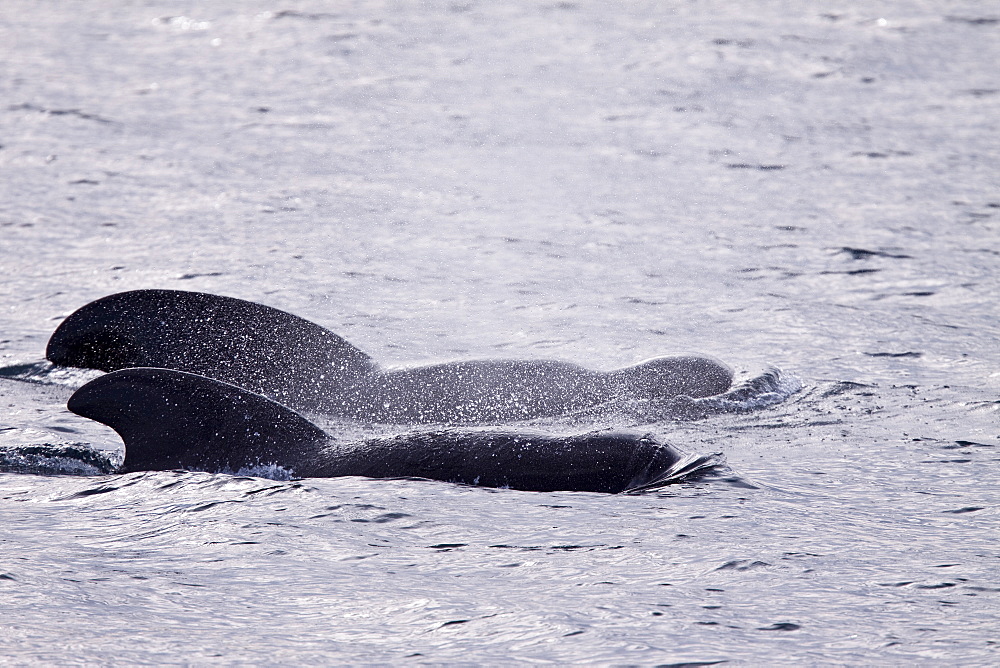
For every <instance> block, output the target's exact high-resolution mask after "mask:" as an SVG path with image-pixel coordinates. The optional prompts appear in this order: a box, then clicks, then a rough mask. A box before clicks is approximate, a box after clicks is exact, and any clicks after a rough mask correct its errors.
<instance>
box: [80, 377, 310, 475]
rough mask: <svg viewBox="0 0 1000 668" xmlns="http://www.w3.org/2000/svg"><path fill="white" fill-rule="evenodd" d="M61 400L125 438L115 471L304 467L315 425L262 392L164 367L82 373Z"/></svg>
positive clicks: (302, 471) (306, 470)
mask: <svg viewBox="0 0 1000 668" xmlns="http://www.w3.org/2000/svg"><path fill="white" fill-rule="evenodd" d="M67 407H68V408H69V409H70V410H71V411H73V412H74V413H76V414H77V415H81V416H83V417H86V418H90V419H91V420H96V421H97V422H101V423H103V424H106V425H108V426H109V427H111V428H112V429H114V430H115V431H116V432H118V434H119V435H120V436H121V437H122V440H123V441H125V462H124V463H123V464H122V471H151V470H152V471H162V470H168V469H179V468H183V469H193V470H202V471H231V472H236V471H239V470H240V469H245V468H252V467H255V466H271V465H275V466H280V467H282V468H284V469H287V470H289V471H294V472H295V474H297V475H309V474H310V473H311V472H312V470H313V468H314V467H315V465H316V456H317V454H318V453H319V451H320V449H321V448H322V447H323V446H324V445H325V444H326V443H327V442H328V437H327V435H326V433H324V432H323V431H322V430H321V429H319V428H318V427H316V426H315V425H313V424H312V423H311V422H309V421H308V420H306V419H305V418H303V417H302V416H301V415H299V414H298V413H295V412H294V411H292V410H290V409H288V408H285V407H284V406H282V405H280V404H277V403H275V402H273V401H271V400H270V399H267V398H266V397H262V396H260V395H257V394H252V393H250V392H247V391H245V390H242V389H240V388H238V387H234V386H232V385H229V384H227V383H223V382H220V381H217V380H213V379H211V378H205V377H203V376H197V375H195V374H190V373H185V372H183V371H173V370H169V369H124V370H121V371H115V372H112V373H109V374H107V375H105V376H101V377H100V378H97V379H95V380H92V381H90V382H89V383H87V384H86V385H84V386H83V387H81V388H80V389H79V390H77V391H76V393H74V394H73V396H72V397H70V399H69V403H68V404H67Z"/></svg>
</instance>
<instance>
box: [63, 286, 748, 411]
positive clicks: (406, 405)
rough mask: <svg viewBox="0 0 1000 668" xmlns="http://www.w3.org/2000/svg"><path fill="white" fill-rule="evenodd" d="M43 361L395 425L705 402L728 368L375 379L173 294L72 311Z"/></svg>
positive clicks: (379, 375) (293, 330)
mask: <svg viewBox="0 0 1000 668" xmlns="http://www.w3.org/2000/svg"><path fill="white" fill-rule="evenodd" d="M46 357H47V358H48V359H49V360H50V361H51V362H52V363H54V364H58V365H62V366H71V367H83V368H92V369H100V370H102V371H115V370H118V369H126V368H132V367H156V368H167V369H175V370H178V371H186V372H189V373H194V374H198V375H203V376H207V377H209V378H215V379H217V380H221V381H223V382H227V383H230V384H232V385H236V386H237V387H242V388H244V389H247V390H249V391H251V392H253V393H257V394H261V395H264V396H266V397H269V398H271V399H274V400H275V401H277V402H279V403H281V404H283V405H285V406H289V407H291V408H293V409H295V410H302V411H307V412H318V413H325V414H328V415H333V416H338V417H348V418H354V419H360V420H366V421H371V422H385V423H406V424H427V423H437V424H456V425H458V424H475V423H484V422H498V423H499V422H511V421H518V420H526V419H532V418H538V417H546V416H554V415H563V414H566V413H570V412H574V411H578V410H584V409H588V408H593V407H596V406H599V405H601V404H605V403H607V402H610V401H615V400H628V399H662V398H670V397H676V396H682V395H686V396H690V397H705V396H712V395H716V394H721V393H723V392H725V391H726V390H728V389H729V388H730V386H731V384H732V379H733V374H732V371H731V370H730V369H729V367H727V366H726V365H725V364H723V363H721V362H719V361H718V360H715V359H712V358H710V357H706V356H702V355H682V356H673V357H660V358H655V359H651V360H647V361H645V362H642V363H640V364H636V365H634V366H630V367H626V368H624V369H618V370H615V371H610V372H600V371H592V370H590V369H586V368H584V367H581V366H578V365H576V364H571V363H568V362H561V361H555V360H504V359H501V360H478V361H458V362H449V363H445V364H435V365H428V366H421V367H413V368H406V369H389V370H386V369H382V368H381V367H380V366H379V365H378V364H377V363H376V362H375V361H374V360H372V358H371V357H369V356H368V355H367V354H365V353H364V352H362V351H361V350H359V349H358V348H356V347H355V346H353V345H351V344H350V343H349V342H347V341H346V340H344V339H343V338H341V337H340V336H338V335H336V334H334V333H333V332H330V331H328V330H326V329H324V328H323V327H320V326H319V325H316V324H314V323H311V322H309V321H307V320H303V319H302V318H299V317H297V316H294V315H291V314H288V313H285V312H283V311H280V310H278V309H274V308H271V307H268V306H263V305H261V304H255V303H253V302H247V301H243V300H240V299H234V298H232V297H223V296H218V295H211V294H205V293H199V292H184V291H178V290H136V291H132V292H122V293H118V294H114V295H110V296H107V297H104V298H102V299H98V300H97V301H94V302H91V303H90V304H87V305H86V306H83V307H82V308H80V309H79V310H77V311H76V312H74V313H72V314H71V315H70V316H69V317H67V318H66V319H65V320H64V321H63V322H62V323H61V324H60V325H59V327H58V328H57V329H56V331H55V332H54V333H53V335H52V337H51V339H50V340H49V344H48V348H47V350H46Z"/></svg>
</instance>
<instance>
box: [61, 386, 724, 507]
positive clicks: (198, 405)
mask: <svg viewBox="0 0 1000 668" xmlns="http://www.w3.org/2000/svg"><path fill="white" fill-rule="evenodd" d="M68 407H69V409H70V410H71V411H73V412H74V413H76V414H78V415H81V416H83V417H87V418H90V419H93V420H96V421H98V422H101V423H103V424H106V425H108V426H109V427H111V428H112V429H114V430H115V431H116V432H118V434H119V435H120V436H121V437H122V440H123V441H124V443H125V459H124V462H123V464H122V467H121V471H120V472H132V471H149V470H152V471H157V470H170V469H188V470H199V471H210V472H228V473H236V472H241V471H247V470H248V469H251V470H252V469H259V468H261V467H265V468H266V467H280V468H281V469H283V470H285V471H287V472H289V473H290V474H292V475H295V476H300V477H340V476H365V477H370V478H398V477H417V478H428V479H432V480H440V481H446V482H457V483H464V484H469V485H478V486H485V487H505V488H512V489H519V490H526V491H557V490H572V491H587V492H604V493H619V492H634V491H641V490H644V489H653V488H657V487H660V486H663V485H666V484H670V483H674V482H681V481H684V480H689V479H692V478H694V477H697V476H699V475H703V474H705V473H707V472H708V471H710V470H712V469H714V468H715V467H716V466H717V465H718V462H717V461H716V459H715V458H714V457H713V456H708V457H692V456H685V455H683V454H682V453H680V452H679V451H678V450H676V449H675V448H673V447H672V446H670V445H668V444H665V443H660V442H657V441H656V440H655V439H653V438H652V437H650V436H640V435H635V434H628V433H622V432H592V433H587V434H576V435H570V436H557V435H548V434H541V433H530V432H506V431H491V430H482V429H480V430H471V429H449V430H439V431H430V432H418V433H410V434H401V435H399V436H394V437H390V438H381V439H369V440H365V441H360V442H356V443H340V442H338V441H337V440H336V439H334V438H333V437H331V436H330V435H328V434H327V433H326V432H324V431H323V430H322V429H320V428H319V427H317V426H316V425H314V424H313V423H311V422H309V421H308V420H306V419H305V418H304V417H302V416H301V415H299V414H298V413H296V412H294V411H292V410H291V409H289V408H287V407H285V406H282V405H280V404H278V403H276V402H274V401H272V400H271V399H268V398H266V397H264V396H261V395H258V394H254V393H252V392H248V391H246V390H244V389H242V388H239V387H236V386H234V385H231V384H229V383H225V382H222V381H218V380H215V379H211V378H207V377H204V376H199V375H196V374H190V373H186V372H181V371H176V370H170V369H156V368H135V369H125V370H119V371H114V372H112V373H109V374H107V375H104V376H101V377H99V378H97V379H95V380H92V381H91V382H89V383H87V384H86V385H84V386H83V387H81V388H80V389H79V390H77V391H76V392H75V393H74V394H73V396H72V397H71V398H70V400H69V403H68Z"/></svg>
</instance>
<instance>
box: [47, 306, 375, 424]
mask: <svg viewBox="0 0 1000 668" xmlns="http://www.w3.org/2000/svg"><path fill="white" fill-rule="evenodd" d="M45 356H46V357H47V358H48V359H49V360H50V361H51V362H52V363H54V364H59V365H62V366H72V367H83V368H88V369H100V370H101V371H115V370H118V369H126V368H130V367H158V368H165V369H176V370H178V371H186V372H189V373H195V374H199V375H202V376H208V377H209V378H215V379H217V380H221V381H224V382H227V383H231V384H233V385H237V386H239V387H243V388H245V389H247V390H249V391H251V392H255V393H258V394H262V395H264V396H266V397H270V398H272V399H274V400H276V401H279V402H281V403H282V404H284V405H287V406H291V407H293V408H296V409H300V410H310V409H314V408H316V407H317V406H320V405H322V404H323V403H327V402H329V401H330V400H331V397H335V396H337V395H338V394H340V393H343V392H347V391H349V388H351V386H353V385H354V384H356V383H357V382H359V381H360V380H362V379H364V378H365V377H367V376H368V375H369V374H371V373H372V372H373V371H375V370H377V366H376V365H375V363H374V362H373V361H372V359H371V358H370V357H369V356H368V355H367V354H365V353H364V352H362V351H361V350H359V349H357V348H355V347H354V346H353V345H351V344H350V343H348V342H347V341H345V340H344V339H343V338H341V337H339V336H337V335H336V334H334V333H333V332H331V331H329V330H327V329H325V328H323V327H320V326H319V325H317V324H315V323H311V322H309V321H308V320H304V319H302V318H299V317H298V316H294V315H291V314H290V313H285V312H284V311H279V310H278V309H275V308H271V307H269V306H263V305H261V304H255V303H253V302H248V301H244V300H242V299H234V298H232V297H221V296H218V295H210V294H205V293H201V292H183V291H180V290H135V291H132V292H120V293H118V294H114V295H109V296H107V297H104V298H102V299H98V300H97V301H94V302H91V303H89V304H87V305H86V306H84V307H82V308H80V309H79V310H77V311H76V312H74V313H72V314H71V315H70V316H69V317H67V318H66V319H65V320H64V321H63V322H62V323H61V324H60V325H59V327H58V328H57V329H56V331H55V333H53V334H52V337H51V338H50V339H49V344H48V348H47V349H46V352H45Z"/></svg>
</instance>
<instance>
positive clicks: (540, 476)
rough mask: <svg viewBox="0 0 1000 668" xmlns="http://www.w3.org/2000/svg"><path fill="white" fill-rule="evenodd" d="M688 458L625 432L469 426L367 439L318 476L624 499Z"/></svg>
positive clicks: (645, 438) (651, 483) (653, 441)
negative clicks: (417, 480) (566, 432)
mask: <svg viewBox="0 0 1000 668" xmlns="http://www.w3.org/2000/svg"><path fill="white" fill-rule="evenodd" d="M681 458H682V455H681V454H680V453H679V452H678V451H677V450H675V449H674V448H673V447H671V446H669V445H666V444H662V443H658V442H657V441H656V440H654V439H653V438H651V437H648V436H639V435H635V434H628V433H622V432H593V433H587V434H577V435H571V436H559V435H551V434H542V433H532V432H526V431H517V432H510V431H488V430H470V429H462V430H447V431H434V432H424V433H412V434H404V435H400V436H396V437H394V438H387V439H373V440H368V441H364V442H363V443H360V444H358V445H356V446H354V447H353V448H352V449H351V451H349V452H346V453H343V454H342V455H341V458H340V459H339V460H336V461H332V462H331V463H332V466H329V467H327V466H322V465H321V466H320V468H319V469H317V473H316V475H361V476H367V477H370V478H395V477H419V478H429V479H432V480H443V481H446V482H456V483H464V484H467V485H478V486H481V487H501V488H511V489H519V490H525V491H532V492H554V491H560V490H569V491H578V492H603V493H606V494H617V493H620V492H625V491H629V490H632V489H636V488H642V487H648V486H651V485H652V486H655V483H656V482H657V481H661V480H664V479H665V478H667V477H669V475H670V473H671V472H672V471H673V467H674V465H675V464H676V463H677V462H678V461H679V460H681ZM671 481H672V482H673V480H671ZM664 484H665V483H664Z"/></svg>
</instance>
